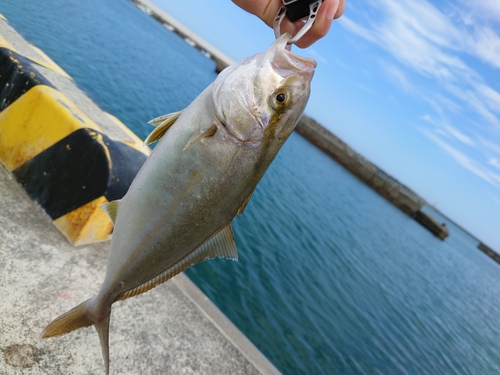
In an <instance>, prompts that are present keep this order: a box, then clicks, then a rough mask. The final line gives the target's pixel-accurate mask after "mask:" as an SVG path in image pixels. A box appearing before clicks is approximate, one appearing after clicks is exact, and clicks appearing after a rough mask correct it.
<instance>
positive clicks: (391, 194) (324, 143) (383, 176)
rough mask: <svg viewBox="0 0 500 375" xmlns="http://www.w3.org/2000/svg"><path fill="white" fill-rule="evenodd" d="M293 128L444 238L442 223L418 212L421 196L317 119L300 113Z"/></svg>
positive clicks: (445, 235)
mask: <svg viewBox="0 0 500 375" xmlns="http://www.w3.org/2000/svg"><path fill="white" fill-rule="evenodd" d="M295 130H296V131H297V133H299V134H300V135H302V136H303V137H304V138H306V139H307V140H308V141H309V142H311V143H312V144H314V145H315V146H316V147H318V148H319V149H321V150H322V151H323V152H325V153H326V154H327V155H329V156H330V157H332V158H333V159H335V160H336V161H337V162H338V163H340V164H341V165H343V166H344V167H345V168H346V169H348V170H349V171H350V172H351V173H353V174H354V175H355V176H357V177H358V178H359V179H360V180H361V181H363V182H364V183H365V184H366V185H368V186H370V187H371V188H372V189H374V190H375V191H376V192H378V193H379V194H380V195H382V196H383V197H384V198H386V199H387V200H388V201H389V202H391V203H392V204H394V205H395V206H396V207H398V208H399V209H400V210H401V211H403V212H404V213H405V214H407V215H409V216H411V217H413V218H423V219H422V220H417V221H418V222H419V223H420V224H422V225H423V226H424V227H426V228H427V229H429V230H430V231H431V232H432V233H434V234H435V235H436V236H437V237H438V238H440V239H445V238H446V237H447V236H448V234H449V232H448V229H447V228H446V226H444V225H443V224H440V223H439V222H437V221H436V220H435V219H434V218H432V217H431V216H430V215H429V214H426V213H423V212H422V211H421V208H422V206H423V205H424V204H425V201H424V199H422V198H421V197H420V196H419V195H418V194H417V193H415V192H414V191H413V190H411V189H410V188H408V187H407V186H405V185H403V184H402V183H400V182H399V181H397V180H396V179H395V178H393V177H391V176H390V175H388V174H387V173H386V172H384V171H383V170H382V169H380V168H378V167H377V166H376V165H375V164H373V163H371V162H370V161H368V160H367V159H366V158H364V157H363V156H361V155H360V154H358V153H357V152H356V151H354V150H353V149H352V148H351V147H349V146H348V145H347V144H346V143H344V142H342V141H341V140H340V139H339V138H338V137H336V136H335V135H334V134H333V133H332V132H330V131H329V130H328V129H326V128H325V127H323V126H322V125H321V124H319V123H318V122H317V121H315V120H313V119H312V118H310V117H308V116H303V117H302V119H301V120H300V122H299V123H298V125H297V127H296V129H295Z"/></svg>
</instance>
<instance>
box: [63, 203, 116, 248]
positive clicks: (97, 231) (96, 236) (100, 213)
mask: <svg viewBox="0 0 500 375" xmlns="http://www.w3.org/2000/svg"><path fill="white" fill-rule="evenodd" d="M104 203H108V200H107V199H106V198H104V197H99V198H97V199H95V200H93V201H92V202H89V203H87V204H86V205H84V206H82V207H80V208H77V209H76V210H73V211H71V212H70V213H68V214H66V215H64V216H61V217H60V218H58V219H56V220H54V224H55V226H56V227H57V229H59V230H60V231H61V232H62V234H64V236H65V237H66V238H67V239H68V241H70V242H71V243H72V244H73V245H75V246H77V245H83V244H86V243H91V242H97V241H104V240H108V239H110V236H111V231H112V230H113V223H112V222H111V220H110V219H109V217H108V215H106V213H105V212H104V210H102V209H101V205H102V204H104Z"/></svg>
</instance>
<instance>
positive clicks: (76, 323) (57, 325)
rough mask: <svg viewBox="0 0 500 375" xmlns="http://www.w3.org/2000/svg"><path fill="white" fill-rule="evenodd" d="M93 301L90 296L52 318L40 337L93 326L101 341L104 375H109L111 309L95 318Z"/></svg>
mask: <svg viewBox="0 0 500 375" xmlns="http://www.w3.org/2000/svg"><path fill="white" fill-rule="evenodd" d="M93 302H94V301H93V299H92V298H91V299H88V300H86V301H85V302H83V303H81V304H79V305H78V306H76V307H73V308H72V309H71V310H69V311H68V312H67V313H64V314H62V315H61V316H60V317H58V318H56V319H54V320H53V321H52V322H50V324H49V325H48V326H47V327H45V329H44V330H43V332H42V338H47V337H52V336H59V335H64V334H65V333H69V332H71V331H74V330H75V329H78V328H82V327H88V326H91V325H93V326H95V328H96V330H97V333H98V334H99V340H100V342H101V349H102V356H103V358H104V367H105V368H106V375H109V318H110V313H111V310H110V309H109V310H107V311H106V312H105V313H104V314H102V313H101V314H99V315H98V316H100V318H99V319H96V318H95V316H96V314H95V313H94V311H93V310H94V308H95V305H94V303H93Z"/></svg>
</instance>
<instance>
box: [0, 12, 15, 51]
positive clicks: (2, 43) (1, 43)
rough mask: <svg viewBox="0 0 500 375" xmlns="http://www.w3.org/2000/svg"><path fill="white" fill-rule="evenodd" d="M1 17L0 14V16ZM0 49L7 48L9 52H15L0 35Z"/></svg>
mask: <svg viewBox="0 0 500 375" xmlns="http://www.w3.org/2000/svg"><path fill="white" fill-rule="evenodd" d="M0 16H1V14H0ZM0 48H8V49H10V50H11V51H14V52H17V51H16V49H15V48H14V47H13V46H12V44H10V43H9V42H8V41H7V39H5V38H4V37H3V36H1V35H0Z"/></svg>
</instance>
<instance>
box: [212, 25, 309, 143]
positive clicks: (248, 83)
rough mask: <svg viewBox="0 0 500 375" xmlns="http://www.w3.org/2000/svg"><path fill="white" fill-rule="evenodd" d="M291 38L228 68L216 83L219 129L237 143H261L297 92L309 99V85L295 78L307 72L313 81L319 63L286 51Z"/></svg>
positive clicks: (286, 38) (288, 37) (277, 42)
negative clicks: (277, 116)
mask: <svg viewBox="0 0 500 375" xmlns="http://www.w3.org/2000/svg"><path fill="white" fill-rule="evenodd" d="M289 39H290V34H289V33H286V34H283V35H282V36H281V37H280V38H279V39H277V40H276V41H275V42H274V43H273V44H272V45H271V46H270V47H269V48H268V49H267V50H266V51H265V52H263V53H261V54H258V55H255V56H252V57H249V58H247V59H244V60H242V61H241V62H240V63H239V64H236V65H233V66H231V67H228V68H226V69H225V70H223V71H222V72H221V73H220V74H219V76H218V77H217V79H216V80H215V82H214V84H213V89H212V94H213V100H214V108H215V116H216V118H217V120H218V122H219V124H218V126H219V127H220V128H222V129H223V130H225V131H227V133H229V134H230V136H232V137H233V138H234V139H235V140H237V141H239V142H255V141H258V140H259V139H260V138H261V137H262V133H263V131H264V129H265V128H266V127H267V126H268V125H269V123H270V122H271V121H272V117H273V116H275V115H277V113H276V109H283V108H284V107H286V106H289V105H291V104H292V103H293V102H294V100H293V91H300V92H302V94H304V95H307V97H308V96H309V86H308V85H307V87H303V86H302V85H300V82H301V81H302V80H301V79H300V77H297V78H295V75H298V76H301V75H302V74H303V73H304V74H305V75H306V76H307V79H306V80H307V82H309V81H310V76H311V74H312V73H311V72H312V71H313V70H314V68H315V67H316V62H314V60H311V59H307V58H303V57H298V56H296V55H294V54H292V53H291V52H289V51H288V50H286V48H285V47H286V45H287V42H288V40H289ZM294 86H297V87H294ZM298 86H300V87H298ZM280 94H281V95H280ZM306 100H307V99H306Z"/></svg>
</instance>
